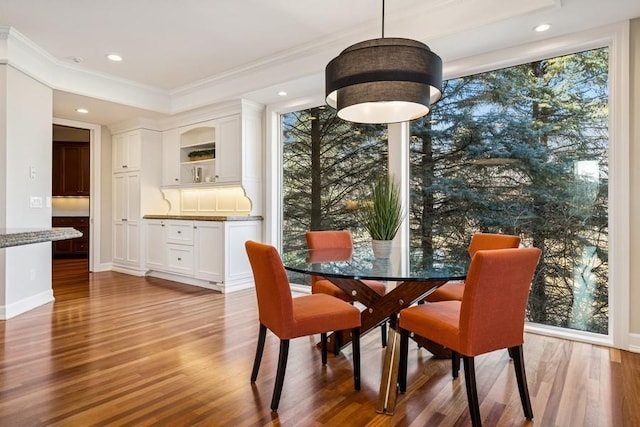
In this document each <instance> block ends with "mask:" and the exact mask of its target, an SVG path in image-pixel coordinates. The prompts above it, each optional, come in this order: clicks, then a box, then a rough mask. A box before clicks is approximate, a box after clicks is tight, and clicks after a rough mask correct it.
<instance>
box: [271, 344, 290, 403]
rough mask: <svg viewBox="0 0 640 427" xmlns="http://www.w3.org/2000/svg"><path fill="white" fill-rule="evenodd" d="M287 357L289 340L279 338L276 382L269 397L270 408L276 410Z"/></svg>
mask: <svg viewBox="0 0 640 427" xmlns="http://www.w3.org/2000/svg"><path fill="white" fill-rule="evenodd" d="M288 357H289V340H280V355H279V356H278V371H277V373H276V383H275V385H274V387H273V398H272V399H271V410H272V411H274V412H275V411H277V410H278V404H279V403H280V395H281V394H282V385H283V384H284V372H285V371H286V369H287V358H288Z"/></svg>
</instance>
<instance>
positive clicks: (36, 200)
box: [29, 196, 42, 208]
mask: <svg viewBox="0 0 640 427" xmlns="http://www.w3.org/2000/svg"><path fill="white" fill-rule="evenodd" d="M29 205H30V207H32V208H42V197H38V196H31V199H30V202H29Z"/></svg>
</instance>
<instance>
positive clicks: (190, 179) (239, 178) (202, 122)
mask: <svg viewBox="0 0 640 427" xmlns="http://www.w3.org/2000/svg"><path fill="white" fill-rule="evenodd" d="M263 114H264V107H263V106H262V105H258V104H254V103H251V102H249V101H245V100H241V101H239V102H233V103H229V105H228V108H226V107H225V108H224V109H223V108H222V107H221V108H220V109H216V110H211V111H210V112H206V113H205V112H199V113H198V115H196V116H193V115H189V114H188V113H185V114H184V115H178V116H175V117H173V118H172V125H171V126H172V127H169V128H168V129H167V130H165V131H164V132H163V135H162V146H163V147H162V155H163V160H162V163H163V169H164V170H163V179H162V183H163V185H164V186H167V187H171V186H178V187H211V186H216V185H220V186H225V187H228V186H230V185H233V186H235V185H237V186H241V187H242V188H243V190H244V194H245V195H246V197H248V198H249V199H250V200H251V209H252V210H251V214H253V215H261V214H262V213H263V212H262V205H263V203H262V167H263V166H262V165H263V143H262V142H263V139H264V135H263ZM198 152H201V153H203V154H205V155H209V156H212V155H213V157H212V158H206V157H202V159H201V160H194V158H193V157H191V158H189V154H191V153H193V154H195V153H198ZM214 153H215V154H214ZM194 170H197V171H199V172H200V174H201V179H194V175H193V173H194ZM207 177H208V178H209V179H208V180H207Z"/></svg>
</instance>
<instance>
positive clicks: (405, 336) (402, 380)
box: [398, 329, 409, 393]
mask: <svg viewBox="0 0 640 427" xmlns="http://www.w3.org/2000/svg"><path fill="white" fill-rule="evenodd" d="M408 357H409V331H407V330H406V329H400V363H399V365H398V391H399V392H400V393H405V392H406V391H407V358H408Z"/></svg>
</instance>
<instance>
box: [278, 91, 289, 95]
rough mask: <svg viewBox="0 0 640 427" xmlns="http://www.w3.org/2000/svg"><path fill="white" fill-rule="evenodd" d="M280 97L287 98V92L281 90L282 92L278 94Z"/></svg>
mask: <svg viewBox="0 0 640 427" xmlns="http://www.w3.org/2000/svg"><path fill="white" fill-rule="evenodd" d="M278 95H280V96H287V92H285V91H283V90H281V91H280V92H278Z"/></svg>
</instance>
